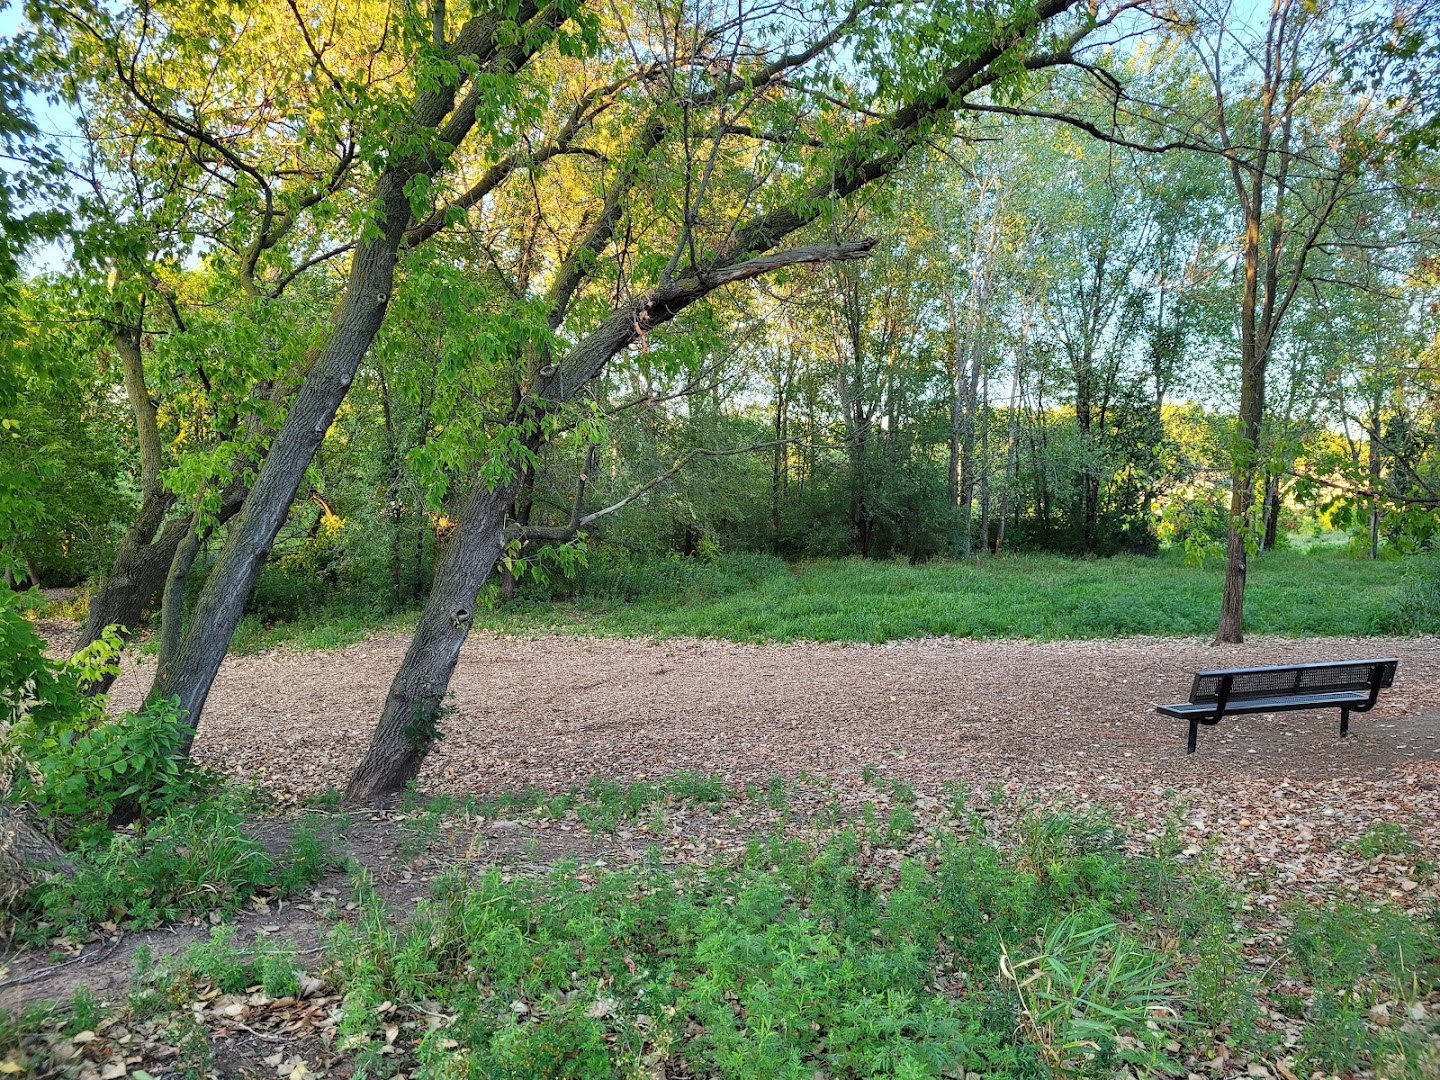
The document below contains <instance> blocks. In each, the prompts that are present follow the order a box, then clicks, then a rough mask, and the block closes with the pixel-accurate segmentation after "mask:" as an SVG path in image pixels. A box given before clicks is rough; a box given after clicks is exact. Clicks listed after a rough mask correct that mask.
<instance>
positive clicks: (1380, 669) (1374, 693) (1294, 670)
mask: <svg viewBox="0 0 1440 1080" xmlns="http://www.w3.org/2000/svg"><path fill="white" fill-rule="evenodd" d="M1398 664H1399V661H1398V660H1396V659H1394V658H1393V657H1385V658H1380V659H1374V660H1334V661H1327V662H1324V663H1318V664H1284V665H1281V666H1278V667H1258V668H1224V669H1220V670H1216V671H1201V672H1198V673H1197V674H1196V676H1195V681H1194V682H1193V683H1192V684H1191V686H1190V700H1189V701H1181V702H1177V703H1176V704H1174V705H1157V706H1156V707H1155V711H1156V712H1159V713H1163V714H1164V715H1166V716H1174V717H1177V718H1179V719H1181V720H1188V721H1189V722H1190V732H1189V738H1188V740H1187V743H1186V753H1190V754H1193V753H1194V752H1195V736H1196V733H1197V732H1198V730H1199V725H1201V724H1207V725H1209V724H1218V723H1219V722H1220V720H1221V718H1222V717H1224V716H1227V715H1232V714H1239V713H1268V712H1291V711H1294V710H1299V709H1339V710H1340V736H1341V737H1342V738H1343V737H1344V736H1346V735H1348V734H1349V733H1350V714H1351V713H1352V712H1369V711H1370V710H1371V709H1373V708H1374V707H1375V702H1376V701H1377V700H1379V697H1380V691H1381V690H1384V689H1386V688H1388V687H1389V686H1390V685H1391V684H1393V683H1394V681H1395V668H1396V667H1397V666H1398Z"/></svg>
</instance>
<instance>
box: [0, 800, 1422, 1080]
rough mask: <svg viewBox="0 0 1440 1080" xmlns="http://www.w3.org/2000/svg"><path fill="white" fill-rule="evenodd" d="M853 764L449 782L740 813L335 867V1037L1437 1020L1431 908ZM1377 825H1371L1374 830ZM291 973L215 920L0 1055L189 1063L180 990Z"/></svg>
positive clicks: (431, 1063)
mask: <svg viewBox="0 0 1440 1080" xmlns="http://www.w3.org/2000/svg"><path fill="white" fill-rule="evenodd" d="M871 783H872V785H873V787H874V789H875V790H876V792H877V793H880V794H883V795H886V796H887V799H886V800H885V801H886V802H888V804H889V810H888V812H887V811H886V810H885V809H883V808H882V807H877V806H876V804H875V803H873V802H870V801H868V800H867V801H865V802H864V803H863V804H862V805H861V807H860V808H859V812H858V813H857V812H856V808H855V807H854V806H853V805H848V806H842V805H841V804H840V803H838V802H837V801H836V800H835V796H833V795H831V796H830V801H829V802H826V803H824V804H816V805H812V806H811V809H814V810H817V811H818V812H817V813H816V814H815V815H814V816H813V817H812V818H810V824H808V825H804V826H802V827H800V828H799V830H798V832H797V831H796V830H795V829H794V828H790V827H788V826H794V825H797V824H799V823H798V822H797V821H794V820H791V819H790V816H789V811H782V812H781V813H780V816H779V818H778V821H777V819H775V818H773V817H771V816H769V814H768V812H767V811H766V809H765V807H764V805H763V804H768V805H769V808H770V809H771V810H773V809H775V803H776V798H775V795H776V789H777V785H775V784H772V785H770V788H769V790H766V789H764V788H761V787H758V786H757V787H756V788H755V790H754V791H753V792H747V793H741V792H738V791H727V790H726V789H725V788H724V786H723V784H721V783H720V781H719V780H718V779H717V778H715V777H708V776H702V775H696V774H690V775H679V776H676V777H673V778H670V779H667V780H660V781H654V782H650V783H641V784H632V785H628V786H626V785H621V784H617V783H607V782H603V781H600V782H597V783H595V784H592V785H590V786H588V787H587V788H585V789H583V790H577V791H575V792H573V793H572V794H571V795H570V796H569V797H568V798H567V799H566V802H565V804H564V805H563V807H562V806H561V805H560V804H558V803H556V802H555V797H553V796H551V797H549V798H548V799H547V797H546V796H545V795H543V794H541V793H539V792H529V791H527V792H520V793H517V794H515V795H514V796H511V797H508V798H504V799H499V800H494V801H492V802H488V803H486V804H483V805H482V804H478V803H476V804H473V805H472V804H469V803H467V804H466V805H465V806H464V808H463V809H464V810H465V812H466V813H471V812H480V811H483V812H484V813H485V814H487V815H488V814H492V813H497V812H501V811H502V810H503V811H504V812H507V813H509V812H516V811H521V812H523V813H525V814H526V815H531V816H534V817H535V818H536V819H537V820H538V819H539V818H542V817H545V816H548V815H550V814H552V813H556V812H558V813H560V814H562V815H564V816H567V817H573V818H574V819H577V820H580V821H582V822H586V823H587V824H590V825H595V824H598V825H600V826H601V827H604V825H605V824H606V823H604V822H589V821H587V815H586V814H585V813H583V812H582V811H583V810H585V808H586V807H595V808H600V809H604V810H607V811H608V812H609V813H610V814H611V815H612V816H617V817H622V818H625V819H627V820H634V819H637V818H638V817H639V816H641V815H643V814H644V813H645V812H646V811H647V808H650V807H654V806H660V807H662V808H664V807H669V808H670V809H671V810H675V809H679V808H681V807H682V806H683V807H686V810H685V813H686V818H687V820H688V817H689V814H690V812H691V811H692V810H693V809H694V808H695V807H697V806H700V805H708V806H709V809H710V812H712V813H721V812H723V811H724V809H725V807H726V806H729V807H731V808H732V810H733V813H735V814H739V815H741V816H742V818H743V820H744V821H745V822H747V823H748V824H749V825H751V826H755V828H754V829H753V831H752V830H751V829H745V830H743V832H742V833H740V834H737V837H736V841H737V842H736V843H735V844H733V845H727V846H726V847H725V848H724V849H722V850H715V851H712V852H707V853H706V854H705V855H703V856H698V857H696V858H695V859H694V860H693V861H690V862H687V863H685V864H683V865H678V866H677V865H670V864H668V862H667V860H666V859H664V858H663V857H662V853H661V851H660V850H659V849H658V848H656V849H652V850H651V851H650V852H648V853H647V854H645V855H644V856H643V857H642V858H641V859H639V860H637V861H636V862H635V863H633V864H631V865H628V866H622V867H617V868H611V867H606V866H604V865H603V863H601V862H594V863H591V862H589V861H588V860H586V861H583V862H582V861H576V860H574V859H570V860H565V861H562V862H560V863H558V864H554V865H550V866H546V865H545V864H543V863H536V864H534V865H532V866H530V867H528V868H521V867H514V868H508V867H504V866H499V867H488V868H487V867H481V866H475V865H466V864H463V863H462V864H460V865H457V866H455V867H453V868H452V869H451V870H450V871H448V872H446V873H445V874H444V875H443V876H441V877H440V878H439V879H438V880H437V881H436V882H435V883H434V887H433V889H432V891H431V894H430V895H429V897H427V898H426V899H424V900H422V901H421V902H420V903H419V904H417V905H414V906H413V907H412V906H411V905H408V904H407V905H405V908H404V910H403V911H402V910H396V909H395V908H393V907H387V906H386V905H385V904H384V903H383V902H382V900H381V897H380V896H379V894H378V893H377V892H376V891H375V889H374V887H373V884H372V883H370V881H369V879H368V878H367V877H366V876H365V875H363V874H360V875H357V876H356V877H355V878H354V879H353V880H354V883H355V886H356V889H357V894H356V899H357V903H356V904H355V905H351V906H352V907H353V908H355V910H354V911H353V913H350V914H342V913H338V912H337V913H335V914H337V915H338V916H339V918H340V921H339V922H338V923H337V924H336V925H335V927H334V929H333V932H332V933H331V935H330V936H329V938H328V940H327V944H326V946H325V948H324V951H323V955H322V956H320V957H319V958H317V959H316V960H315V961H314V962H313V963H312V964H311V965H310V967H311V970H313V971H316V972H318V973H319V975H320V982H321V983H323V984H324V986H325V988H326V991H325V992H326V993H327V994H333V995H335V997H334V998H333V999H332V1000H338V1001H340V1002H341V1005H340V1012H339V1014H338V1020H339V1030H338V1031H337V1032H335V1034H336V1035H337V1036H338V1039H337V1042H336V1045H337V1047H339V1048H340V1049H341V1051H342V1052H343V1053H344V1054H345V1055H346V1058H347V1061H346V1064H347V1065H350V1066H352V1067H353V1068H354V1069H355V1075H356V1076H390V1075H397V1074H399V1073H401V1072H403V1073H406V1074H408V1075H411V1076H415V1077H428V1078H433V1080H448V1078H456V1080H458V1078H462V1077H465V1078H470V1077H474V1078H477V1080H478V1078H481V1077H483V1078H487V1080H488V1078H507V1077H513V1078H515V1080H522V1078H529V1077H534V1076H566V1077H575V1078H577V1080H589V1078H592V1077H594V1078H597V1080H598V1078H603V1077H613V1076H656V1075H679V1076H726V1077H734V1078H737V1080H762V1078H763V1080H771V1078H784V1080H813V1077H815V1076H817V1075H825V1076H832V1077H836V1078H837V1080H838V1078H841V1077H844V1078H849V1080H860V1078H866V1077H877V1078H878V1077H908V1078H916V1080H918V1078H922V1077H928V1078H939V1077H947V1076H964V1075H967V1074H968V1073H970V1072H978V1073H980V1074H981V1075H984V1076H1005V1077H1014V1078H1017V1080H1018V1078H1034V1080H1046V1078H1070V1077H1074V1078H1079V1077H1093V1078H1095V1080H1106V1078H1110V1077H1113V1076H1115V1075H1117V1074H1120V1073H1123V1072H1127V1071H1128V1073H1130V1074H1131V1075H1141V1076H1161V1075H1164V1076H1172V1075H1173V1076H1179V1075H1185V1074H1186V1072H1187V1070H1190V1071H1193V1069H1194V1067H1195V1065H1196V1064H1197V1063H1203V1062H1204V1061H1206V1060H1209V1059H1212V1058H1214V1057H1217V1056H1220V1057H1224V1058H1229V1059H1231V1064H1232V1067H1233V1066H1239V1067H1240V1068H1241V1069H1243V1068H1244V1066H1245V1064H1246V1063H1247V1062H1259V1061H1264V1062H1266V1063H1272V1062H1275V1061H1277V1059H1278V1060H1279V1061H1280V1062H1282V1063H1283V1064H1284V1066H1285V1070H1288V1071H1285V1075H1303V1076H1308V1075H1314V1074H1315V1073H1317V1072H1319V1073H1323V1074H1327V1075H1328V1074H1346V1075H1350V1074H1354V1073H1355V1072H1356V1071H1357V1070H1364V1071H1365V1072H1366V1073H1367V1074H1374V1075H1383V1076H1386V1077H1391V1078H1393V1080H1410V1078H1414V1080H1420V1078H1425V1077H1433V1076H1434V1075H1436V1072H1435V1069H1436V1067H1437V1064H1440V1059H1437V1057H1436V1054H1437V1047H1440V1043H1437V1035H1440V1030H1437V1024H1440V1017H1437V1016H1436V1015H1435V1013H1434V1011H1433V1009H1430V1008H1428V1007H1427V1008H1421V1007H1420V1005H1421V1004H1423V1003H1427V1002H1431V1001H1433V995H1434V994H1436V993H1437V991H1440V912H1433V911H1432V912H1431V913H1429V914H1420V915H1418V916H1417V915H1414V914H1407V913H1405V912H1402V911H1401V910H1399V909H1397V908H1393V907H1389V906H1386V905H1372V904H1356V903H1353V902H1347V901H1345V900H1342V899H1332V900H1330V901H1326V902H1319V901H1316V900H1315V899H1314V898H1309V899H1306V900H1303V901H1301V900H1296V901H1294V902H1293V903H1290V904H1288V905H1286V906H1285V907H1284V908H1283V909H1282V910H1279V911H1274V910H1269V911H1263V912H1262V911H1260V910H1258V909H1254V910H1252V908H1251V906H1250V905H1249V904H1247V903H1246V902H1245V898H1244V896H1243V895H1242V894H1241V893H1240V892H1239V891H1238V890H1237V888H1236V885H1235V884H1234V883H1231V882H1228V881H1226V880H1224V879H1222V878H1221V877H1220V876H1218V875H1217V874H1216V872H1215V870H1214V868H1213V867H1212V866H1210V865H1208V864H1207V863H1206V861H1205V860H1204V859H1202V860H1200V861H1199V862H1196V861H1192V860H1191V859H1189V858H1187V857H1183V856H1182V854H1181V852H1182V850H1183V840H1182V839H1181V832H1180V824H1179V819H1178V818H1175V817H1171V818H1170V819H1168V821H1167V824H1166V827H1165V828H1163V829H1162V830H1161V831H1160V833H1159V834H1158V835H1154V834H1153V833H1149V834H1148V835H1150V836H1151V839H1150V840H1149V842H1148V843H1146V842H1144V841H1141V839H1140V837H1139V835H1138V834H1137V833H1135V832H1133V831H1131V830H1130V829H1129V828H1127V826H1126V825H1125V824H1123V823H1121V822H1119V821H1116V820H1114V819H1112V818H1109V817H1107V816H1106V815H1105V814H1104V813H1102V812H1100V811H1097V810H1094V809H1088V810H1077V809H1073V808H1067V807H1064V806H1055V805H1052V806H1047V807H1040V806H1033V807H1031V808H1030V809H1029V810H1028V811H1027V810H1023V809H1021V810H1019V816H1018V817H1017V818H1015V819H1014V820H1013V821H1011V822H1010V823H1009V824H1008V825H1005V826H1002V827H1001V828H1000V829H999V830H998V831H995V832H991V831H990V830H991V828H992V826H989V825H987V823H986V820H985V818H984V817H982V816H981V815H980V814H978V813H977V812H976V809H975V808H976V807H978V805H979V803H978V800H977V801H972V800H971V798H970V796H969V794H968V793H966V792H964V791H961V790H958V789H957V790H954V791H952V792H951V793H950V794H951V795H952V796H953V799H954V802H953V807H952V808H951V809H950V810H949V811H943V810H942V811H940V812H939V813H938V814H930V810H934V809H936V808H935V807H933V806H932V807H930V808H929V809H925V808H923V807H922V806H921V805H920V800H917V799H916V797H915V794H914V792H913V791H912V790H911V789H910V788H909V786H908V785H906V784H904V783H902V782H898V781H891V780H885V779H882V778H880V777H878V776H873V777H872V780H871ZM822 786H823V785H822ZM778 787H779V791H780V793H781V794H784V793H785V786H784V785H783V783H782V784H780V785H779V786H778ZM794 794H797V795H799V794H801V793H800V792H799V790H798V789H797V790H796V791H795V792H794ZM808 794H809V795H811V796H813V795H814V794H816V793H815V792H809V793H808ZM458 809H460V806H459V804H457V803H455V801H454V800H446V801H444V802H441V803H436V804H434V805H433V806H429V807H421V806H419V805H418V804H417V805H414V806H412V810H414V811H416V812H420V813H422V814H429V813H432V812H433V813H435V814H443V813H449V812H453V811H456V810H458ZM922 810H923V811H924V814H926V815H930V816H923V815H922V813H921V811H922ZM822 822H823V824H822ZM1393 832H1394V830H1388V831H1386V830H1378V829H1376V830H1371V833H1374V834H1375V835H1377V836H1379V835H1381V834H1382V833H1383V834H1384V842H1383V843H1382V845H1381V846H1382V847H1384V848H1386V849H1389V848H1390V847H1393V846H1394V844H1393V839H1394V838H1393V836H1392V835H1391V833H1393ZM1369 835H1370V834H1368V833H1367V836H1369ZM746 837H748V841H747V840H746ZM306 979H307V976H306V974H305V972H304V971H303V970H302V968H301V965H300V956H299V954H297V952H296V950H295V948H294V947H293V946H292V945H289V944H287V943H285V942H274V941H271V940H270V939H269V938H267V937H258V938H256V939H255V941H254V942H249V941H242V940H241V939H240V937H239V936H238V935H237V934H236V933H235V932H234V931H233V930H232V929H231V928H230V927H228V926H221V927H217V928H216V929H215V930H214V931H213V933H212V935H211V938H210V939H209V940H208V941H204V942H200V943H197V944H195V945H193V946H191V947H190V948H189V949H187V950H185V951H184V952H183V953H181V954H180V955H179V956H177V957H176V958H175V959H173V960H170V961H166V962H164V963H162V964H160V965H159V966H155V967H151V966H150V965H149V964H148V962H146V961H145V960H144V959H140V960H138V961H137V976H136V983H135V985H134V987H133V989H132V993H131V994H130V996H129V998H128V1003H126V1004H112V1005H109V1006H103V1007H102V1005H101V1003H99V1002H98V1001H96V1000H94V999H93V998H92V997H90V996H89V995H88V994H87V995H85V996H84V997H83V998H82V997H81V996H79V995H77V998H76V1000H75V1002H74V1003H73V1005H72V1006H71V1008H70V1010H69V1012H68V1014H64V1013H60V1014H42V1013H39V1012H33V1013H27V1014H22V1015H18V1016H15V1017H11V1018H9V1019H8V1020H7V1019H6V1018H5V1017H4V1016H0V1063H3V1062H9V1063H10V1064H11V1066H13V1068H12V1070H11V1071H14V1069H19V1070H21V1072H22V1074H23V1073H25V1070H30V1072H29V1073H28V1074H33V1075H43V1074H44V1073H43V1072H41V1070H42V1069H44V1068H46V1067H48V1066H49V1065H50V1064H52V1062H51V1061H50V1060H49V1054H50V1051H51V1050H52V1049H53V1039H51V1038H48V1037H47V1036H48V1035H51V1034H53V1033H55V1032H64V1033H66V1034H73V1033H74V1032H76V1031H78V1030H80V1029H81V1028H86V1029H91V1030H96V1029H105V1028H109V1027H111V1024H112V1023H114V1024H119V1025H121V1026H120V1027H118V1028H115V1030H126V1029H127V1028H131V1027H134V1026H135V1025H137V1024H139V1023H145V1024H147V1025H148V1029H150V1030H156V1031H159V1030H163V1031H165V1032H166V1034H165V1036H164V1042H166V1043H167V1044H169V1045H173V1046H174V1047H175V1048H176V1049H177V1050H179V1051H181V1054H180V1057H179V1058H178V1059H177V1060H174V1061H172V1062H169V1063H167V1066H166V1068H167V1069H168V1068H176V1069H184V1070H186V1071H187V1074H198V1075H207V1074H209V1073H210V1071H212V1070H213V1067H214V1064H215V1063H214V1061H213V1059H212V1055H211V1050H210V1047H209V1046H208V1043H209V1041H210V1037H211V1036H213V1032H207V1029H206V1027H205V1026H204V1025H205V1024H206V1023H207V1021H206V1019H205V1017H204V1016H202V1015H201V1014H200V1013H198V1012H195V1013H193V1014H192V1005H193V1004H194V1003H195V1002H196V1001H197V1000H201V1001H206V1000H211V999H213V998H214V997H215V995H216V994H241V993H251V992H254V991H257V990H259V991H263V993H264V994H265V995H268V996H269V997H270V998H272V999H273V998H280V997H285V998H287V999H288V998H290V997H293V995H294V994H295V993H296V991H297V990H298V989H299V988H300V987H301V985H302V983H303V981H305V980H306ZM283 1005H284V1003H283V1002H277V1003H276V1007H277V1009H279V1008H280V1007H281V1006H283ZM300 1007H303V1006H300ZM1382 1007H1383V1008H1382ZM109 1009H114V1011H113V1013H112V1012H108V1011H107V1010H109ZM1377 1010H1378V1012H1377ZM102 1014H103V1016H102ZM286 1015H287V1014H285V1013H284V1012H283V1011H282V1012H280V1013H279V1015H278V1016H277V1018H276V1019H279V1020H282V1021H283V1020H284V1019H285V1018H286ZM1377 1016H1379V1017H1380V1019H1377ZM1402 1016H1403V1017H1406V1018H1410V1019H1407V1020H1406V1021H1405V1022H1404V1023H1401V1022H1399V1020H1398V1018H1399V1017H1402ZM1387 1017H1388V1018H1390V1020H1391V1021H1392V1022H1388V1023H1387V1022H1386V1018H1387ZM102 1018H103V1019H105V1020H106V1021H108V1022H106V1023H100V1022H98V1021H100V1020H101V1019H102ZM1417 1018H1418V1019H1417ZM208 1023H210V1024H212V1025H213V1018H212V1020H211V1021H208ZM222 1026H223V1022H222ZM101 1037H102V1038H109V1036H108V1035H103V1034H102V1036H101ZM1222 1048H1223V1049H1222ZM146 1064H148V1063H142V1067H145V1065H146ZM166 1075H169V1073H168V1072H167V1073H166Z"/></svg>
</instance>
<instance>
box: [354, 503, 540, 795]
mask: <svg viewBox="0 0 1440 1080" xmlns="http://www.w3.org/2000/svg"><path fill="white" fill-rule="evenodd" d="M515 487H516V485H515V484H514V483H511V484H506V485H503V486H501V487H499V488H495V489H493V490H491V489H487V488H485V487H483V486H477V487H476V488H475V489H474V490H473V491H472V492H471V493H470V494H469V495H468V496H467V497H466V499H465V502H464V503H463V504H462V506H461V508H460V514H459V517H458V519H457V520H456V523H455V531H454V534H453V538H452V539H451V541H450V544H449V545H448V546H447V547H446V549H445V554H444V555H443V556H442V557H441V559H440V564H439V565H438V566H437V567H436V568H435V582H434V584H433V585H432V586H431V588H430V599H429V600H428V601H427V602H426V604H425V611H424V614H422V615H421V616H420V623H419V625H418V626H417V627H416V628H415V636H414V637H413V638H411V640H410V648H409V649H407V650H406V652H405V659H404V660H403V661H402V662H401V664H400V670H399V671H398V672H396V674H395V679H394V681H393V682H392V683H391V684H390V693H389V696H387V697H386V699H385V707H384V710H383V711H382V712H381V714H380V723H379V726H378V727H377V728H376V729H375V734H374V736H373V737H372V738H371V741H370V749H369V750H368V751H367V752H366V754H365V759H364V760H363V761H361V762H360V765H359V767H358V768H356V770H355V773H354V775H353V776H351V778H350V784H349V786H348V787H347V788H346V790H345V801H346V802H347V803H349V804H357V803H366V804H375V803H378V802H388V801H390V800H392V799H393V798H394V797H395V796H396V795H397V794H399V793H400V792H401V791H402V790H403V789H404V787H405V785H406V784H408V783H409V782H410V781H411V780H413V779H414V778H415V776H416V775H417V774H418V773H419V772H420V766H421V765H422V764H424V761H425V755H426V754H427V753H428V752H429V750H430V747H431V746H432V745H433V743H434V741H435V739H436V738H437V737H438V734H439V732H438V727H439V723H440V719H441V716H442V715H443V708H442V706H443V704H444V701H445V693H446V690H447V689H448V688H449V686H450V677H451V676H452V675H453V674H454V673H455V664H456V662H457V661H458V660H459V659H460V647H461V646H462V645H464V644H465V638H466V636H467V635H468V634H469V633H470V626H471V624H472V621H473V612H474V610H475V600H476V597H478V596H479V595H480V589H481V587H482V586H483V585H484V584H485V579H486V578H488V577H489V576H490V571H491V569H493V567H494V566H495V561H496V560H497V559H498V558H499V557H500V553H501V552H502V551H503V550H504V549H505V514H506V510H507V508H508V507H509V506H510V500H511V499H513V498H514V496H515Z"/></svg>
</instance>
